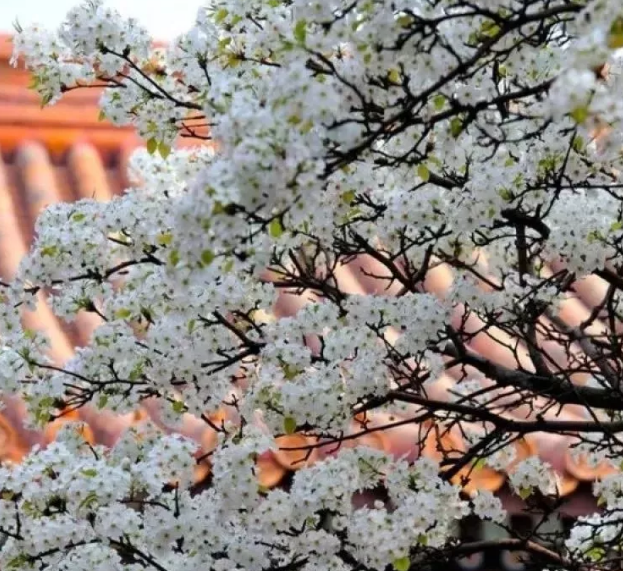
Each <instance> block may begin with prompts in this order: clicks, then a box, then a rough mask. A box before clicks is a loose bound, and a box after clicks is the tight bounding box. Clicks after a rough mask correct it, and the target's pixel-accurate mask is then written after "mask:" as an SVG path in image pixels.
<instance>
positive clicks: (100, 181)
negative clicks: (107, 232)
mask: <svg viewBox="0 0 623 571" xmlns="http://www.w3.org/2000/svg"><path fill="white" fill-rule="evenodd" d="M67 166H68V169H69V173H70V176H71V180H72V183H73V187H74V189H75V196H76V198H95V199H96V200H104V201H106V200H110V198H111V197H112V192H111V190H110V186H109V184H108V177H107V175H106V169H105V168H104V164H103V162H102V157H101V155H100V154H99V152H98V151H97V149H96V148H95V147H94V146H93V145H92V144H90V143H79V144H76V145H74V146H73V147H72V148H71V149H70V150H69V153H68V154H67Z"/></svg>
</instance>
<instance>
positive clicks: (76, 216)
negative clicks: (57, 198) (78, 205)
mask: <svg viewBox="0 0 623 571" xmlns="http://www.w3.org/2000/svg"><path fill="white" fill-rule="evenodd" d="M86 217H87V216H86V214H84V213H82V212H76V213H75V214H74V215H73V216H72V217H71V219H72V220H73V221H74V222H82V221H83V220H84V219H85V218H86Z"/></svg>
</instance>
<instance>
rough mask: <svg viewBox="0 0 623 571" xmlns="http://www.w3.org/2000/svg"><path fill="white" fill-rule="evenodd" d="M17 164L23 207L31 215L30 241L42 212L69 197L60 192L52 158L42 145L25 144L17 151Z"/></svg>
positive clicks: (28, 230)
mask: <svg viewBox="0 0 623 571" xmlns="http://www.w3.org/2000/svg"><path fill="white" fill-rule="evenodd" d="M15 162H16V166H17V171H18V174H19V177H20V183H21V184H20V186H21V190H22V199H23V202H22V205H23V208H25V211H26V212H27V213H28V215H29V220H30V224H29V227H28V228H27V229H26V236H27V237H28V240H29V241H30V239H31V237H32V227H33V225H34V222H35V220H36V219H37V217H38V216H39V214H40V213H41V211H42V210H43V209H44V208H45V207H46V206H48V205H50V204H53V203H56V202H60V201H61V200H65V199H67V198H69V197H64V196H62V194H61V192H60V191H59V188H58V184H57V181H56V177H55V174H54V169H53V168H52V163H51V161H50V156H49V154H48V152H47V151H46V149H45V147H44V146H43V145H41V144H40V143H35V142H30V143H24V144H23V145H21V146H20V148H19V149H18V151H17V154H16V157H15Z"/></svg>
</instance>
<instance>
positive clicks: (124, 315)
mask: <svg viewBox="0 0 623 571" xmlns="http://www.w3.org/2000/svg"><path fill="white" fill-rule="evenodd" d="M131 315H132V311H131V310H129V309H127V308H126V307H122V308H121V309H118V310H117V311H115V319H128V318H129V317H131Z"/></svg>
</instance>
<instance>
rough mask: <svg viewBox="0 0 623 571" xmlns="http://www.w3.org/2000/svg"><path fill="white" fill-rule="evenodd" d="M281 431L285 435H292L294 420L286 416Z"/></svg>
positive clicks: (294, 430) (294, 429)
mask: <svg viewBox="0 0 623 571" xmlns="http://www.w3.org/2000/svg"><path fill="white" fill-rule="evenodd" d="M283 431H284V432H285V433H286V434H294V433H295V432H296V420H295V419H294V418H292V417H291V416H286V417H285V418H284V419H283Z"/></svg>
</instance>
